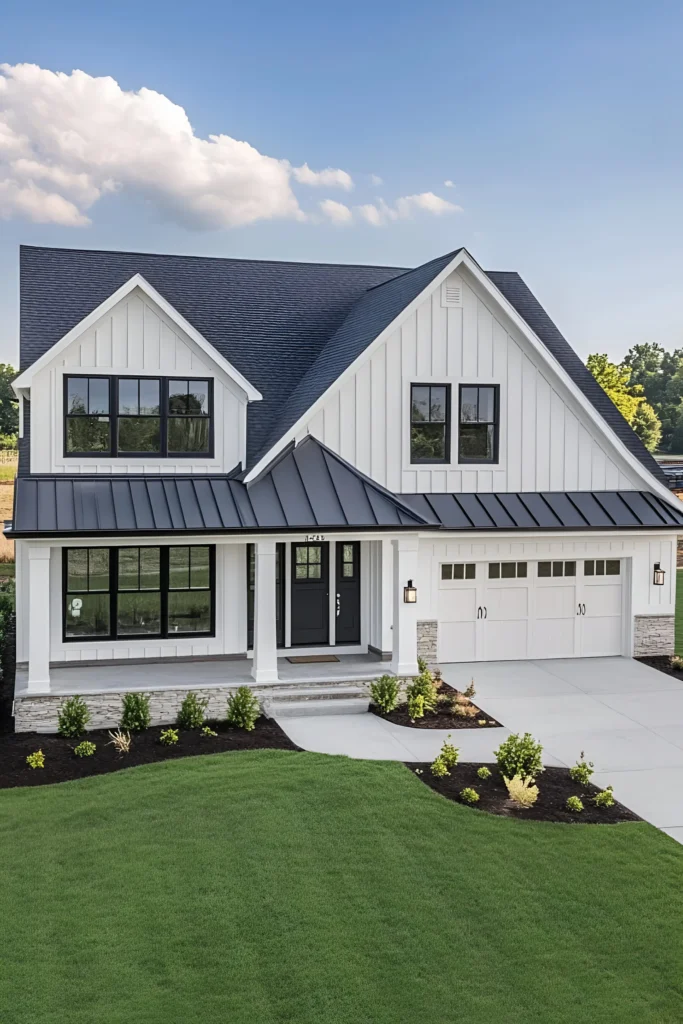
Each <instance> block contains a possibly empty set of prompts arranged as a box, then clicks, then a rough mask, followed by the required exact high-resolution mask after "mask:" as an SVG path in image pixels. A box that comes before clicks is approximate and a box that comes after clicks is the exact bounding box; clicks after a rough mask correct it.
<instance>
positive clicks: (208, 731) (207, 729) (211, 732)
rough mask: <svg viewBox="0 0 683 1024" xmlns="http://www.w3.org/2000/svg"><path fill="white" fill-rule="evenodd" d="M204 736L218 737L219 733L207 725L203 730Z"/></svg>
mask: <svg viewBox="0 0 683 1024" xmlns="http://www.w3.org/2000/svg"><path fill="white" fill-rule="evenodd" d="M202 736H218V733H217V732H216V731H215V729H212V728H211V727H210V726H208V725H205V726H204V728H203V729H202Z"/></svg>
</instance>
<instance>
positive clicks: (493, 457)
mask: <svg viewBox="0 0 683 1024" xmlns="http://www.w3.org/2000/svg"><path fill="white" fill-rule="evenodd" d="M459 397H460V401H459V417H458V418H459V424H458V461H459V462H491V463H495V462H498V433H499V423H500V387H499V385H498V384H485V385H478V384H461V385H460V396H459Z"/></svg>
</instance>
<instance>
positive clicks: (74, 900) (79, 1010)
mask: <svg viewBox="0 0 683 1024" xmlns="http://www.w3.org/2000/svg"><path fill="white" fill-rule="evenodd" d="M0 834H1V835H2V840H1V846H0V919H1V920H2V929H1V934H2V949H3V963H2V969H1V970H0V1020H1V1021H3V1022H7V1024H55V1022H60V1024H61V1022H65V1024H95V1022H96V1024H114V1022H116V1024H195V1022H196V1024H200V1022H201V1024H242V1022H245V1024H246V1022H249V1024H272V1022H288V1024H339V1022H344V1024H458V1022H462V1024H533V1022H538V1024H561V1022H567V1024H570V1022H571V1024H583V1022H586V1024H588V1022H590V1024H636V1022H637V1024H649V1022H651V1024H655V1022H656V1024H667V1022H670V1024H674V1022H676V1024H680V1021H681V1020H682V1019H683V975H682V973H681V954H682V950H683V849H681V847H679V846H677V845H676V844H675V843H674V842H673V841H672V840H671V839H669V838H667V837H666V836H665V835H663V834H662V833H660V832H657V831H655V829H653V828H651V827H650V826H649V825H646V824H640V823H638V824H630V825H619V826H585V825H575V826H566V825H548V824H541V823H533V822H530V823H527V822H520V821H510V820H506V819H503V818H494V817H491V816H488V815H486V814H483V813H481V812H477V811H474V810H470V809H468V808H464V807H460V806H457V805H455V804H452V803H449V802H448V801H446V800H444V799H443V798H441V797H440V796H438V795H437V794H435V793H434V792H432V791H431V790H429V789H428V788H427V787H426V786H424V785H423V784H422V783H421V782H420V781H419V780H418V779H416V778H415V777H414V776H413V775H412V774H411V773H409V772H408V771H407V770H406V769H405V768H404V767H403V766H402V765H400V764H394V763H379V762H359V761H351V760H348V759H345V758H332V757H325V756H323V755H316V754H297V753H291V752H284V751H258V752H255V753H238V754H222V755H215V756H210V757H201V758H194V759H187V760H182V761H176V762H167V763H164V764H158V765H151V766H147V767H143V768H135V769H132V770H130V771H126V772H121V773H118V774H114V775H109V776H101V777H99V778H94V779H88V780H84V781H81V782H72V783H66V784H63V785H61V786H54V787H45V788H40V789H24V790H5V791H3V792H2V793H0Z"/></svg>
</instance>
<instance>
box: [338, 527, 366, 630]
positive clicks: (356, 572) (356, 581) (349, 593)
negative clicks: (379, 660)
mask: <svg viewBox="0 0 683 1024" xmlns="http://www.w3.org/2000/svg"><path fill="white" fill-rule="evenodd" d="M336 547H337V563H336V577H337V579H336V583H337V590H336V631H335V642H336V643H338V644H359V643H360V541H359V540H352V541H351V542H350V543H343V544H342V543H338V544H337V545H336Z"/></svg>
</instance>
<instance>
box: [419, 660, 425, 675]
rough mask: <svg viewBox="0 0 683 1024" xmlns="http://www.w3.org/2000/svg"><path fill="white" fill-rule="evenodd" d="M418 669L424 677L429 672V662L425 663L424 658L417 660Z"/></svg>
mask: <svg viewBox="0 0 683 1024" xmlns="http://www.w3.org/2000/svg"><path fill="white" fill-rule="evenodd" d="M417 667H418V670H419V672H420V675H422V673H423V672H426V671H427V662H426V661H425V659H424V658H418V659H417Z"/></svg>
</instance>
